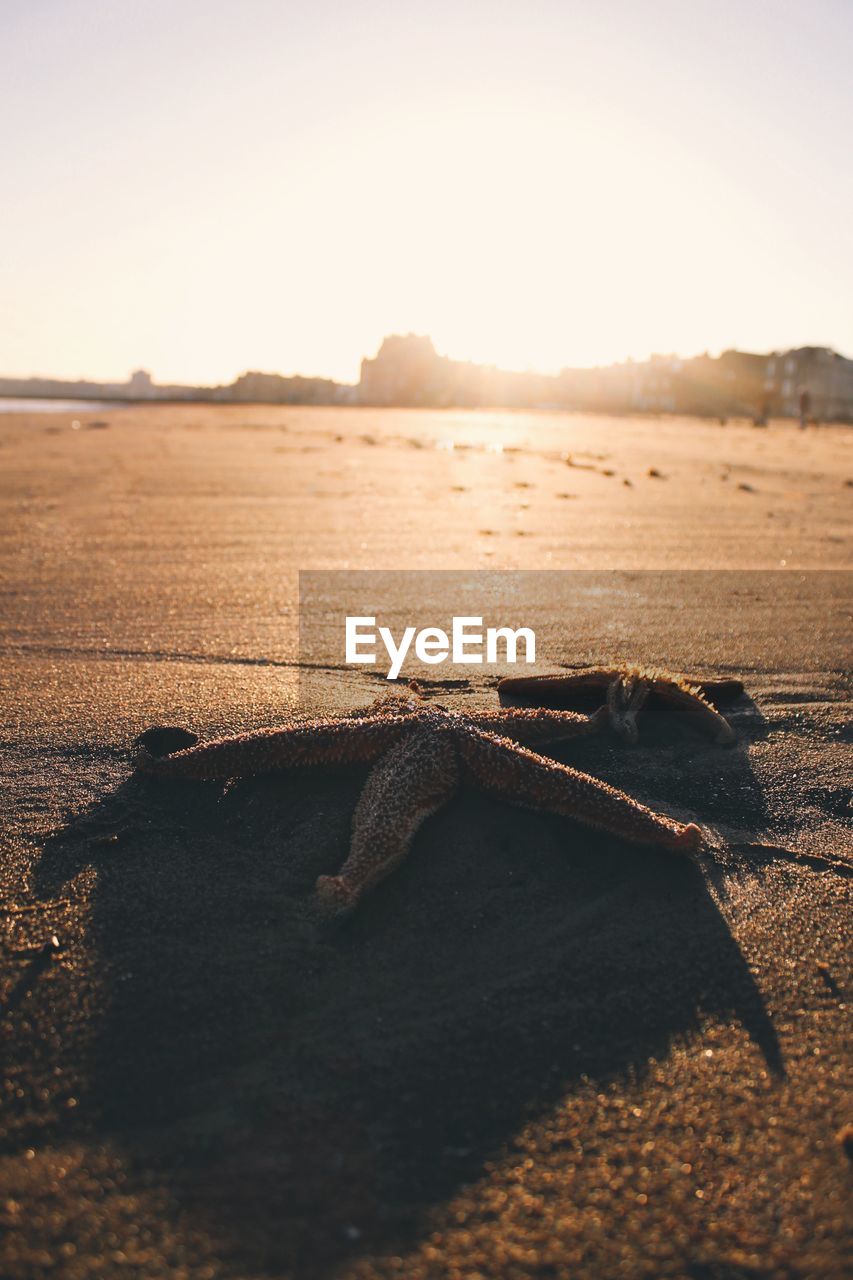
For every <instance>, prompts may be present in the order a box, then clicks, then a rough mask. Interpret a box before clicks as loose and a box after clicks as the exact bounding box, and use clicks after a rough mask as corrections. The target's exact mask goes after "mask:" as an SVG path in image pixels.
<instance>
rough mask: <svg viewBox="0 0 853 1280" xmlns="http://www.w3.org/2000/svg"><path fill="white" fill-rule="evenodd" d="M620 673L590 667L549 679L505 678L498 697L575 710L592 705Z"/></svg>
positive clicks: (533, 677) (501, 683) (499, 683)
mask: <svg viewBox="0 0 853 1280" xmlns="http://www.w3.org/2000/svg"><path fill="white" fill-rule="evenodd" d="M619 674H620V673H619V672H618V671H617V670H616V669H615V668H614V669H613V670H611V669H610V668H609V667H590V668H588V669H586V670H583V671H572V672H561V673H560V674H559V675H547V676H504V677H503V679H502V680H499V681H498V695H499V696H500V697H504V695H506V696H508V697H511V698H524V699H526V700H529V701H531V702H535V703H536V704H537V706H544V707H572V706H575V705H577V704H578V703H579V702H580V703H584V702H588V701H589V698H590V697H591V696H592V695H596V694H601V695H602V697H603V695H604V691H605V690H606V689H607V687H608V685H609V684H610V683H611V681H612V680H613V679H615V677H616V676H618V675H619Z"/></svg>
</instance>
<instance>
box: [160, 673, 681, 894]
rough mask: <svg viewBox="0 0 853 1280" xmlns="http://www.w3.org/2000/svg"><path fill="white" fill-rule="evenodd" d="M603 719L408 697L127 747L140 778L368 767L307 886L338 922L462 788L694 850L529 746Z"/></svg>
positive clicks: (635, 807) (636, 807)
mask: <svg viewBox="0 0 853 1280" xmlns="http://www.w3.org/2000/svg"><path fill="white" fill-rule="evenodd" d="M607 714H608V713H607V711H606V709H605V708H601V709H600V710H599V711H598V712H597V713H596V714H595V715H593V716H582V715H578V714H576V713H574V712H570V711H548V710H542V709H538V708H537V709H532V710H529V709H528V710H524V709H516V710H506V709H503V710H495V711H472V712H470V713H466V714H462V713H460V712H456V711H449V710H447V709H446V708H444V707H441V706H438V705H437V704H434V703H429V702H425V701H424V700H423V698H422V697H421V696H420V694H419V693H418V692H416V691H410V692H409V693H408V694H405V695H403V696H400V695H396V694H392V695H391V696H386V697H383V698H381V699H379V700H378V701H377V702H375V703H373V705H371V706H369V707H366V708H364V709H362V710H359V711H354V712H349V713H346V714H344V715H341V716H334V717H332V716H328V717H325V716H324V717H322V718H319V719H314V720H307V721H306V720H290V721H288V722H286V723H285V724H284V725H283V726H282V727H281V728H273V729H259V730H256V731H255V732H251V733H241V734H236V735H235V736H233V737H228V738H221V739H219V740H218V741H213V742H208V743H201V744H199V743H198V740H197V739H196V738H195V736H194V735H193V734H190V733H188V732H187V731H186V730H182V729H164V728H161V729H149V730H148V731H147V732H146V733H143V734H142V735H141V737H139V738H138V739H137V740H136V744H135V746H136V753H135V756H134V763H135V765H136V768H137V769H138V770H139V771H140V772H141V773H144V774H149V775H153V776H155V777H158V778H175V779H181V778H183V779H193V780H196V781H215V780H221V781H226V780H228V779H231V778H236V777H245V776H250V775H254V774H261V773H270V772H274V771H277V770H279V769H289V768H294V767H298V766H306V765H352V764H369V765H372V766H373V768H372V770H371V772H370V774H369V775H368V778H367V781H366V783H365V786H364V789H363V791H362V793H361V796H360V798H359V801H358V804H357V806H356V810H355V814H354V816H353V822H352V839H351V844H350V851H349V856H348V857H347V859H346V861H345V863H344V865H343V867H342V868H341V870H340V872H339V873H338V874H337V875H334V876H320V878H319V879H318V880H317V883H316V886H315V888H316V907H317V909H318V912H319V914H320V915H322V916H338V915H344V914H347V913H348V912H350V911H352V910H353V909H354V908H355V906H356V905H357V904H358V902H359V900H360V899H361V898H362V897H363V895H364V894H365V893H366V892H367V891H368V890H369V889H371V888H372V887H373V886H374V885H375V884H377V883H378V882H379V881H380V880H382V879H384V878H385V876H387V875H388V874H389V873H390V872H391V871H393V870H394V868H395V867H396V866H397V865H398V863H400V862H401V861H402V859H403V858H404V857H405V855H406V853H407V852H408V849H409V846H410V845H411V842H412V839H413V837H414V835H415V832H416V831H417V830H418V828H419V827H420V825H421V823H422V822H423V821H424V820H425V819H426V818H428V817H429V816H430V815H431V814H433V813H435V812H436V811H437V810H438V809H440V808H441V807H442V806H443V805H444V804H446V803H447V801H449V800H450V798H451V796H453V794H454V793H455V792H456V791H457V789H458V788H459V786H460V785H461V783H463V782H472V783H474V784H475V785H476V786H478V787H481V788H483V789H484V790H486V791H490V792H493V793H497V794H500V795H502V796H504V797H505V798H506V799H508V800H509V801H511V802H512V803H514V804H518V805H521V806H523V807H525V808H529V809H540V810H546V811H548V812H550V813H557V814H565V815H567V816H569V817H572V818H575V819H577V820H578V821H579V822H581V823H584V824H586V825H587V826H589V827H597V828H600V829H602V830H604V831H607V832H609V833H611V834H612V835H616V836H621V837H623V838H625V839H627V840H633V841H636V842H638V843H640V844H650V845H659V846H662V847H663V848H667V849H672V850H675V851H680V852H689V851H690V850H692V849H694V848H696V846H697V845H698V843H699V841H700V838H701V832H700V829H699V827H697V826H696V825H695V824H693V823H689V824H684V823H680V822H676V821H675V820H674V819H672V818H669V817H666V816H664V815H663V814H660V813H655V812H654V811H653V810H652V809H648V808H646V806H645V805H643V804H640V803H639V802H638V801H637V800H634V799H632V798H631V797H630V796H628V795H626V794H625V793H624V792H622V791H618V790H617V789H616V788H615V787H611V786H609V785H608V784H607V783H606V782H601V781H600V780H599V779H598V778H594V777H592V776H590V775H589V774H586V773H581V772H580V771H579V770H578V769H573V768H570V767H569V766H568V765H564V764H559V763H558V762H557V761H555V760H551V759H549V758H547V757H546V756H542V755H539V754H538V753H537V752H536V751H534V750H532V749H531V748H532V747H533V746H536V745H537V744H539V743H546V742H558V741H563V740H566V739H568V738H574V737H578V736H581V735H584V734H589V733H594V732H595V731H596V730H598V729H599V728H600V727H601V725H602V724H603V723H604V721H605V720H606V719H607Z"/></svg>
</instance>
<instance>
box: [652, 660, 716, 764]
mask: <svg viewBox="0 0 853 1280" xmlns="http://www.w3.org/2000/svg"><path fill="white" fill-rule="evenodd" d="M652 688H653V689H654V693H655V697H656V698H658V699H659V700H660V701H661V702H663V703H664V704H665V705H667V706H669V707H672V708H673V709H674V710H676V711H681V712H682V713H683V714H684V715H685V716H687V718H688V719H690V720H692V721H693V723H694V724H695V725H697V726H698V727H699V728H700V729H705V730H706V732H708V733H710V734H711V735H712V736H713V738H714V741H715V742H716V743H717V745H718V746H721V747H727V746H731V744H732V743H733V742H734V741H735V736H736V735H735V731H734V729H733V728H732V726H731V725H730V724H729V722H728V720H727V719H726V718H725V716H722V715H720V713H719V711H717V710H716V708H715V707H712V706H711V704H710V702H707V701H706V699H705V697H704V696H703V694H702V690H701V689H700V688H699V687H698V686H697V685H693V684H689V683H688V682H687V681H686V680H677V679H674V678H668V677H659V678H658V679H657V680H654V681H653V682H652Z"/></svg>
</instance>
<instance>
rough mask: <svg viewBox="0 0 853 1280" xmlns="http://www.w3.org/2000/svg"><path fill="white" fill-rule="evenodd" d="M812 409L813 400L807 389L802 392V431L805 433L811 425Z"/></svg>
mask: <svg viewBox="0 0 853 1280" xmlns="http://www.w3.org/2000/svg"><path fill="white" fill-rule="evenodd" d="M811 407H812V398H811V396H810V395H809V393H808V391H806V390H805V389H804V390H802V391H801V392H800V430H801V431H804V430H805V428H806V427H807V426H808V425H809V409H811Z"/></svg>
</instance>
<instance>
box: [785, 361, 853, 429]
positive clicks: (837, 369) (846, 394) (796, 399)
mask: <svg viewBox="0 0 853 1280" xmlns="http://www.w3.org/2000/svg"><path fill="white" fill-rule="evenodd" d="M804 391H806V392H808V395H809V401H810V408H809V414H810V416H811V417H812V418H814V419H815V420H816V421H818V422H842V421H843V422H849V421H851V420H853V360H848V359H847V358H846V357H845V356H841V355H839V354H838V352H837V351H831V350H830V349H829V348H828V347H799V348H798V349H797V350H795V351H785V352H782V353H774V354H773V355H772V356H769V357H768V358H767V359H766V361H765V370H764V394H765V396H766V398H767V402H768V404H769V406H770V411H771V412H772V413H777V414H780V415H782V416H783V417H786V418H791V417H796V416H797V415H798V414H799V412H800V396H801V395H802V393H803V392H804Z"/></svg>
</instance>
